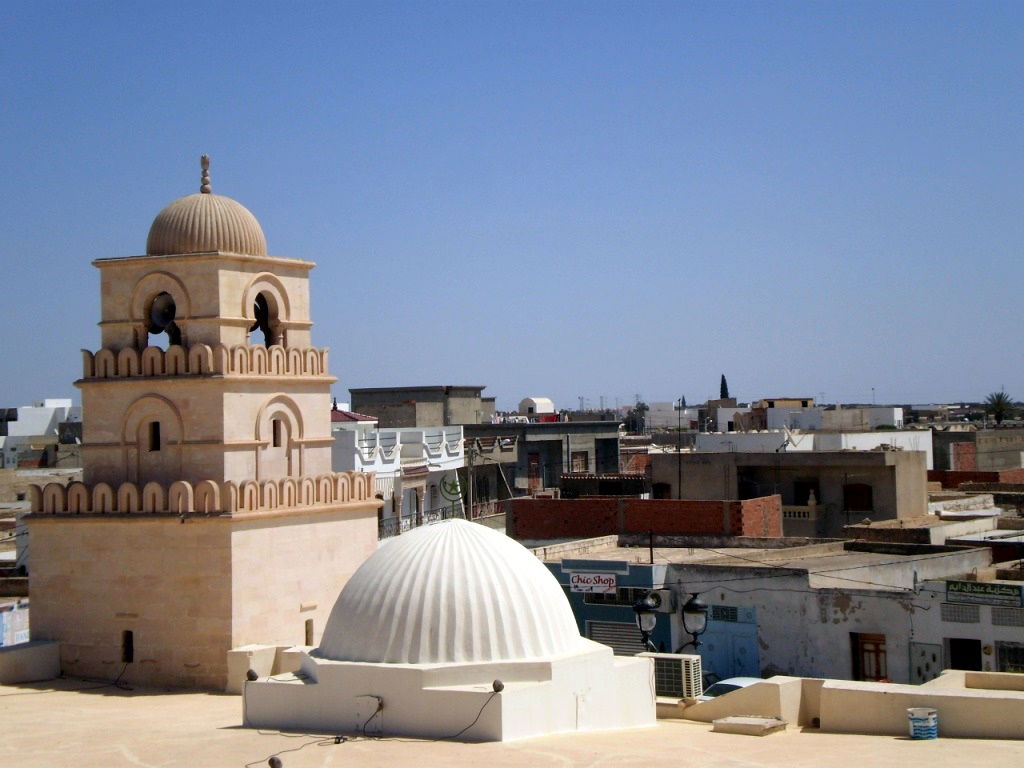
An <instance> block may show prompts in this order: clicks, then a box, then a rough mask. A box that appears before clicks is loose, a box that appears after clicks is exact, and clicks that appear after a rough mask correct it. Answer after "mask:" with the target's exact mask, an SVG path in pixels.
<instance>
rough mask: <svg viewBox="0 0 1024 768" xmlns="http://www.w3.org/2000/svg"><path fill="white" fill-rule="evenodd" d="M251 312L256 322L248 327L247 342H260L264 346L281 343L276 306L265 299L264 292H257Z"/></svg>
mask: <svg viewBox="0 0 1024 768" xmlns="http://www.w3.org/2000/svg"><path fill="white" fill-rule="evenodd" d="M253 314H254V316H255V317H256V322H254V323H253V324H252V326H250V328H249V343H250V344H262V345H263V346H265V347H270V346H273V345H274V344H280V343H281V335H280V321H279V319H278V316H277V308H276V307H275V306H274V305H273V304H272V303H271V302H270V301H269V300H268V299H267V295H266V294H265V293H262V292H261V293H257V294H256V299H255V300H254V301H253Z"/></svg>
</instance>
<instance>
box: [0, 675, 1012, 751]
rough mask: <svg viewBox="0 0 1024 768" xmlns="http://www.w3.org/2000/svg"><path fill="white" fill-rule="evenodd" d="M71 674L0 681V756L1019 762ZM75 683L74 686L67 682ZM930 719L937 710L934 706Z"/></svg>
mask: <svg viewBox="0 0 1024 768" xmlns="http://www.w3.org/2000/svg"><path fill="white" fill-rule="evenodd" d="M97 685H98V684H97V683H88V682H85V681H82V680H56V681H52V682H49V683H33V684H26V685H22V686H0V722H3V724H4V738H3V739H0V760H2V761H3V763H4V764H5V765H17V766H19V768H43V767H44V766H45V768H63V767H64V766H67V767H68V768H70V767H71V766H74V767H75V768H78V766H83V765H89V766H104V767H105V768H110V767H116V768H120V767H121V766H125V767H127V766H135V767H137V766H147V767H149V768H156V767H157V766H187V767H188V768H206V767H207V766H209V767H210V768H213V767H214V766H216V768H225V767H230V766H236V767H237V768H242V766H251V767H252V768H255V767H257V766H260V767H262V766H266V765H267V761H268V760H269V758H270V757H271V756H272V755H278V756H279V757H280V759H281V762H282V765H283V766H284V767H285V768H312V767H313V766H318V767H323V766H339V767H340V766H350V765H365V766H374V768H391V767H392V766H394V768H406V767H407V766H409V765H419V766H442V765H443V766H446V768H449V767H450V768H479V766H481V765H486V766H488V768H574V767H575V766H579V768H598V766H600V767H601V768H610V767H611V766H615V767H616V768H620V767H622V768H652V766H665V765H671V766H673V768H793V767H794V766H819V765H828V766H830V768H863V766H865V765H870V766H873V768H906V766H908V765H915V764H921V765H928V766H929V768H962V767H963V766H964V765H1006V766H1010V765H1019V764H1020V763H1021V760H1022V758H1024V742H1021V741H996V740H983V739H935V740H930V741H912V740H910V739H909V738H907V737H894V736H861V735H851V734H831V733H822V732H821V731H818V730H816V729H811V728H798V727H796V726H792V725H791V726H790V727H789V729H788V730H786V731H784V732H781V733H776V734H773V735H771V736H765V737H760V738H759V737H754V736H742V735H738V734H728V733H713V732H712V731H711V724H710V723H692V722H687V721H678V720H661V721H659V722H658V724H657V725H655V726H654V727H653V728H645V729H637V730H627V731H607V732H600V733H578V734H563V735H558V736H545V737H541V738H536V739H527V740H523V741H515V742H507V743H487V744H464V743H460V742H449V741H438V742H430V741H420V740H417V739H405V738H402V739H364V738H359V739H353V740H351V741H346V742H342V743H340V744H335V743H334V738H333V736H334V734H309V735H302V734H289V735H283V734H280V733H278V732H276V731H255V730H250V729H247V728H242V727H241V721H242V699H241V697H239V696H227V695H223V694H219V695H218V694H203V693H177V692H167V691H160V690H152V689H142V688H138V689H135V690H133V691H123V690H119V689H117V688H113V687H109V686H108V687H104V688H100V687H96V686H97ZM81 688H85V690H74V689H81ZM940 717H941V714H940Z"/></svg>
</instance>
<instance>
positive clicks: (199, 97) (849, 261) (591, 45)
mask: <svg viewBox="0 0 1024 768" xmlns="http://www.w3.org/2000/svg"><path fill="white" fill-rule="evenodd" d="M0 83H2V86H0V93H2V108H0V136H2V142H0V162H2V168H0V170H2V173H0V199H2V201H3V204H2V207H0V216H2V237H0V249H2V251H0V253H2V256H3V273H4V292H3V296H4V311H3V313H2V320H0V352H2V359H3V379H2V386H0V400H2V402H0V405H2V406H15V405H21V404H25V403H27V402H28V401H30V400H32V399H34V398H38V397H43V396H54V397H59V396H65V397H66V396H74V397H75V398H76V399H77V390H74V388H73V387H72V386H71V382H72V381H73V380H74V379H75V378H77V376H78V375H79V374H80V356H79V353H78V350H79V349H80V348H83V347H84V348H89V349H96V347H97V345H98V343H99V329H98V328H97V327H96V322H97V321H98V319H99V291H98V285H99V276H98V271H97V270H96V269H95V268H93V267H92V266H91V265H90V262H91V261H92V260H93V259H96V258H101V257H111V256H128V255H134V254H139V253H142V252H143V251H144V250H145V241H146V233H147V232H148V229H149V225H150V223H151V221H152V219H153V217H154V216H155V215H156V214H157V212H158V211H159V210H160V209H161V208H162V207H163V206H164V205H166V204H167V203H168V202H170V201H171V200H173V199H175V198H177V197H180V196H182V195H186V194H190V193H192V192H194V191H196V190H197V187H198V183H199V182H198V179H199V171H198V156H199V155H200V154H201V153H203V152H208V153H210V154H211V155H212V158H213V161H212V167H211V174H212V177H213V188H214V191H215V192H217V193H220V194H225V195H228V196H230V197H233V198H235V199H237V200H239V201H240V202H241V203H243V204H244V205H246V206H247V207H248V208H249V209H250V210H251V211H252V212H253V213H254V214H255V215H256V216H257V218H258V219H259V220H260V222H261V223H262V225H263V229H264V232H265V233H266V236H267V241H268V245H269V249H270V251H271V253H273V254H275V255H280V256H290V257H296V258H303V259H311V260H314V261H316V262H317V263H318V267H317V269H316V270H314V272H313V280H314V282H313V291H312V292H313V319H314V321H315V323H316V324H315V327H314V329H313V333H314V342H315V343H316V344H317V345H320V346H329V347H330V348H331V350H332V355H331V364H332V369H333V370H332V372H333V373H334V375H336V376H337V377H338V378H339V381H338V384H337V386H336V390H335V394H336V395H337V396H338V397H339V399H342V400H345V399H347V389H348V387H369V386H399V385H418V384H486V385H487V386H488V393H489V394H491V395H494V396H496V397H497V398H498V405H499V407H513V406H515V405H516V404H517V403H518V401H519V399H520V398H522V397H524V396H527V395H543V396H550V397H552V398H553V399H554V400H555V402H556V405H558V406H575V405H576V404H577V402H578V401H577V398H578V397H580V396H583V397H586V398H588V399H589V400H590V401H591V403H593V404H597V402H598V399H599V397H601V396H602V395H603V396H604V397H605V398H606V402H607V403H609V404H613V403H614V402H615V400H616V398H617V399H618V400H619V401H620V402H622V403H626V402H628V401H631V400H632V398H633V396H634V394H636V393H639V394H641V395H642V396H643V397H644V398H645V399H647V400H670V399H673V398H676V397H678V396H679V395H680V394H684V395H685V396H686V398H687V400H688V401H689V402H690V403H695V402H697V401H700V400H703V399H705V398H707V397H709V396H717V392H718V382H719V376H720V375H721V374H722V373H725V374H726V376H727V377H728V380H729V384H730V388H731V390H732V394H733V395H736V396H738V397H740V398H741V399H750V398H756V397H760V396H768V395H775V396H782V395H790V394H800V395H805V394H806V395H811V396H819V395H820V394H821V393H824V397H825V399H826V400H828V401H830V402H831V401H834V400H837V399H839V400H843V401H857V400H859V401H869V400H870V398H871V388H872V387H874V388H875V391H876V398H877V400H878V402H897V403H898V402H930V401H944V400H957V399H981V398H983V397H984V396H985V395H986V394H987V393H989V392H991V391H993V390H998V389H999V388H1000V387H1005V389H1006V391H1007V392H1008V393H1009V394H1011V395H1013V396H1014V397H1016V398H1024V365H1022V362H1021V360H1022V358H1021V349H1020V341H1021V328H1022V317H1024V313H1022V310H1021V306H1022V305H1024V281H1022V279H1021V275H1022V272H1021V268H1020V263H1021V255H1022V247H1021V246H1022V242H1024V214H1022V211H1021V209H1022V204H1024V195H1022V192H1024V167H1022V166H1024V149H1022V148H1024V114H1022V113H1024V92H1022V91H1024V12H1022V7H1021V5H1020V3H1019V2H1007V3H989V2H958V3H944V2H931V1H929V2H912V3H893V2H879V3H873V2H854V3H836V2H805V3H769V2H743V3H730V2H708V3H685V2H676V3H645V2H639V3H634V2H628V3H627V2H623V3H606V2H586V3H585V2H571V3H567V2H563V3H557V2H556V3H548V2H544V3H540V2H515V3H506V4H499V3H497V2H481V1H479V0H476V1H474V2H416V3H408V4H405V3H398V4H392V3H379V2H362V3H325V4H285V3H277V4H259V3H238V4H227V3H171V4H167V3H162V4H157V3H123V2H122V3H92V2H86V3H59V4H58V3H11V4H8V5H7V6H6V7H5V12H4V23H3V25H2V26H0Z"/></svg>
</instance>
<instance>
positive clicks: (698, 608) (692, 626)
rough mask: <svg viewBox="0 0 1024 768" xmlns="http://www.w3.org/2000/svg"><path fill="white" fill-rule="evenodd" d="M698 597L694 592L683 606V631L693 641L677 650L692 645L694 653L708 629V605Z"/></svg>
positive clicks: (697, 593)
mask: <svg viewBox="0 0 1024 768" xmlns="http://www.w3.org/2000/svg"><path fill="white" fill-rule="evenodd" d="M699 595H700V592H694V593H693V594H692V595H690V599H689V600H687V601H686V604H685V605H684V606H683V629H684V630H686V632H687V633H688V634H689V635H690V636H692V637H693V640H692V641H690V642H689V643H686V645H684V646H683V647H682V648H680V649H679V650H682V649H683V648H685V647H686V646H687V645H692V646H693V649H694V650H695V651H696V650H697V649H698V648H700V636H701V635H703V634H704V630H705V629H707V628H708V605H707V603H705V602H704V601H703V600H701V599H700V597H699Z"/></svg>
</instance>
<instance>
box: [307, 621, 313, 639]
mask: <svg viewBox="0 0 1024 768" xmlns="http://www.w3.org/2000/svg"><path fill="white" fill-rule="evenodd" d="M305 629H306V645H312V644H313V620H312V619H306V627H305Z"/></svg>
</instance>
